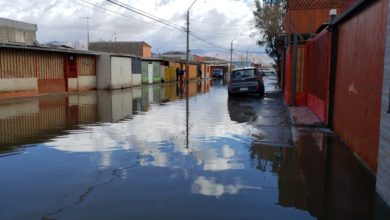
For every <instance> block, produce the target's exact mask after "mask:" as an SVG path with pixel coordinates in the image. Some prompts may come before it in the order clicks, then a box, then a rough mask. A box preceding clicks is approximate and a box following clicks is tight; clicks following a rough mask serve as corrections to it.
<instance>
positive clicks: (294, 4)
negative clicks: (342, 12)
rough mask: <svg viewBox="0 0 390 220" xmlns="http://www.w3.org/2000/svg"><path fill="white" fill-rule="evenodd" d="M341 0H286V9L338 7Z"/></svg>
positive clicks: (340, 4)
mask: <svg viewBox="0 0 390 220" xmlns="http://www.w3.org/2000/svg"><path fill="white" fill-rule="evenodd" d="M343 2H344V1H343V0H288V1H287V9H321V8H339V7H341V6H342V4H343Z"/></svg>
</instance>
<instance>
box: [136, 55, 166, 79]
mask: <svg viewBox="0 0 390 220" xmlns="http://www.w3.org/2000/svg"><path fill="white" fill-rule="evenodd" d="M162 62H163V61H162V60H161V59H158V58H143V59H142V62H141V72H142V83H143V84H152V83H159V82H161V79H162V76H163V75H164V72H163V71H164V68H162V66H161V63H162Z"/></svg>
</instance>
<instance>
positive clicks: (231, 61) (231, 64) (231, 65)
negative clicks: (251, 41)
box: [229, 29, 250, 77]
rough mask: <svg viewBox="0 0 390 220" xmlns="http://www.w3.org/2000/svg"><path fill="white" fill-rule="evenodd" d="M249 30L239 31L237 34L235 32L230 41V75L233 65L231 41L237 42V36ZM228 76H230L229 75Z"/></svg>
mask: <svg viewBox="0 0 390 220" xmlns="http://www.w3.org/2000/svg"><path fill="white" fill-rule="evenodd" d="M249 30H250V29H248V30H245V31H243V32H241V33H239V34H237V36H235V37H234V38H233V40H232V41H231V42H230V75H232V67H233V43H236V42H237V41H236V39H237V37H239V36H240V35H241V34H243V33H245V32H247V31H249ZM229 77H230V76H229Z"/></svg>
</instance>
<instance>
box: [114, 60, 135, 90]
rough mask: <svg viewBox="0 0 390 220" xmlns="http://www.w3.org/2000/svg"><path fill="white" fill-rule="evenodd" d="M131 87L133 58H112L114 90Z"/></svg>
mask: <svg viewBox="0 0 390 220" xmlns="http://www.w3.org/2000/svg"><path fill="white" fill-rule="evenodd" d="M130 86H131V58H129V57H111V87H112V88H113V89H120V88H128V87H130Z"/></svg>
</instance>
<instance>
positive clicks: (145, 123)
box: [47, 95, 251, 171]
mask: <svg viewBox="0 0 390 220" xmlns="http://www.w3.org/2000/svg"><path fill="white" fill-rule="evenodd" d="M122 100H123V99H122ZM184 102H185V101H184V100H180V101H178V102H173V103H167V104H165V105H164V106H160V105H157V104H151V105H150V106H149V108H148V109H149V110H148V112H147V113H145V114H140V115H135V116H134V117H133V118H132V119H131V120H130V119H127V120H124V121H120V122H118V123H104V124H100V125H96V126H85V129H82V130H79V131H78V132H77V133H75V134H71V135H65V136H61V137H58V138H55V139H53V140H52V141H50V142H48V143H47V145H48V146H52V147H54V148H55V149H57V150H61V151H67V152H105V153H104V156H102V157H104V158H102V166H104V167H107V166H109V164H110V163H109V160H108V158H109V156H108V154H109V153H108V152H109V151H115V150H130V151H132V152H135V153H137V154H138V155H139V161H138V162H139V164H140V165H142V166H157V167H168V166H173V164H174V163H175V162H174V161H177V157H180V156H181V157H182V158H181V160H187V159H188V158H187V157H183V156H186V155H189V154H191V155H192V157H193V159H191V160H194V161H195V163H196V165H197V166H200V167H202V169H203V170H207V171H222V170H230V169H243V168H244V164H243V163H242V162H241V161H240V160H239V159H238V155H237V152H236V150H237V149H236V148H237V146H240V147H241V145H247V141H245V140H244V139H242V138H240V137H248V136H250V132H251V131H250V128H248V126H245V125H240V124H238V123H235V122H232V121H231V120H230V118H229V114H228V111H227V109H226V100H223V99H221V100H216V101H215V102H216V103H209V104H206V105H199V103H198V102H203V103H208V102H209V101H208V97H207V95H203V96H202V95H200V96H197V97H196V99H191V100H190V131H189V135H190V136H189V139H190V140H189V146H187V145H186V144H185V143H186V132H187V131H186V115H185V105H184ZM126 103H127V102H126ZM197 103H198V104H197ZM98 106H99V103H98ZM115 106H121V105H119V104H118V105H115ZM112 107H114V106H112ZM99 113H100V114H101V113H102V112H99ZM107 118H109V117H107ZM226 141H228V142H229V141H230V142H234V143H235V144H233V145H231V144H226V143H225V142H226ZM166 143H169V144H166ZM237 143H238V144H237ZM236 145H237V146H236ZM107 151H108V152H107ZM102 155H103V154H102Z"/></svg>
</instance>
